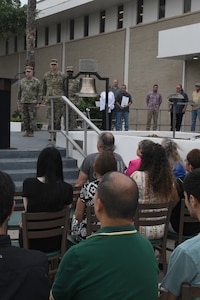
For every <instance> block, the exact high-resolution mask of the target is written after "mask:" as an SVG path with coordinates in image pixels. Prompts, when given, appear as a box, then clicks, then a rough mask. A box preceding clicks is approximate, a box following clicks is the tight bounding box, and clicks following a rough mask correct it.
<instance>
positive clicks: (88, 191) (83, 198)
mask: <svg viewBox="0 0 200 300" xmlns="http://www.w3.org/2000/svg"><path fill="white" fill-rule="evenodd" d="M94 171H95V173H96V177H97V179H96V180H94V181H91V182H87V183H85V184H84V185H83V187H82V189H81V191H80V197H79V199H78V201H77V205H76V210H75V213H74V216H73V220H72V235H73V236H74V237H75V239H76V241H80V240H82V239H83V238H85V237H86V236H87V231H86V225H87V219H86V214H85V206H89V205H92V206H93V205H94V195H95V192H96V189H97V186H98V184H99V182H100V181H101V178H102V176H103V175H104V174H105V173H107V172H110V171H117V161H116V159H115V156H114V154H113V152H112V151H102V152H100V153H99V154H98V156H97V157H96V160H95V163H94Z"/></svg>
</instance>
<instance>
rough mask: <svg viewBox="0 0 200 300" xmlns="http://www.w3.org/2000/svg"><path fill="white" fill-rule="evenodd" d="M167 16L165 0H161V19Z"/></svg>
mask: <svg viewBox="0 0 200 300" xmlns="http://www.w3.org/2000/svg"><path fill="white" fill-rule="evenodd" d="M164 17H165V0H159V16H158V18H159V19H162V18H164Z"/></svg>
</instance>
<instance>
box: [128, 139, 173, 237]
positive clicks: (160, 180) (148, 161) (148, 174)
mask: <svg viewBox="0 0 200 300" xmlns="http://www.w3.org/2000/svg"><path fill="white" fill-rule="evenodd" d="M141 158H142V161H141V165H140V168H139V170H138V171H135V172H134V173H133V174H132V175H131V177H132V178H133V179H134V180H135V181H136V183H137V186H138V189H139V198H138V202H139V203H161V202H168V201H172V200H173V201H174V202H175V201H178V195H177V191H176V187H175V179H174V176H173V173H172V169H171V167H170V164H169V161H168V159H167V156H166V153H165V150H164V148H163V147H162V146H161V145H160V144H156V143H154V142H152V141H151V142H150V143H146V144H144V145H143V147H142V157H141ZM140 233H141V234H143V235H145V236H146V237H147V238H148V239H149V240H153V239H156V238H161V237H162V236H163V234H164V224H163V225H158V226H145V227H144V226H141V227H140Z"/></svg>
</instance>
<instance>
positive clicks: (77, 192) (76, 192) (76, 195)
mask: <svg viewBox="0 0 200 300" xmlns="http://www.w3.org/2000/svg"><path fill="white" fill-rule="evenodd" d="M81 188H82V187H81V186H73V201H72V204H71V208H72V209H74V210H75V208H76V203H77V200H78V198H79V195H80V191H81Z"/></svg>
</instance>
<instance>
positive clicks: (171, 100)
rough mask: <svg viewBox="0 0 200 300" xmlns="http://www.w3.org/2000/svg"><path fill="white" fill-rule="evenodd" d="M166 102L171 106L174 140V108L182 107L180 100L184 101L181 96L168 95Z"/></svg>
mask: <svg viewBox="0 0 200 300" xmlns="http://www.w3.org/2000/svg"><path fill="white" fill-rule="evenodd" d="M167 98H168V102H169V103H170V104H171V105H173V139H175V132H176V124H175V123H176V121H175V118H176V107H177V105H183V102H181V101H180V100H181V99H184V97H183V95H181V94H179V93H174V94H171V95H169V96H168V97H167Z"/></svg>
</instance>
